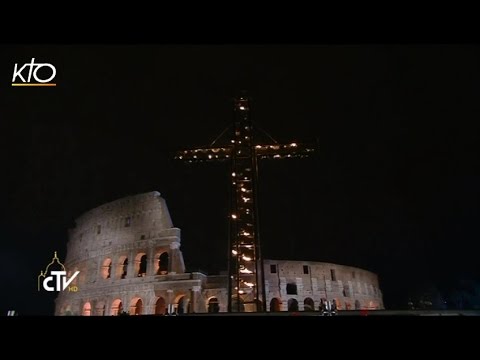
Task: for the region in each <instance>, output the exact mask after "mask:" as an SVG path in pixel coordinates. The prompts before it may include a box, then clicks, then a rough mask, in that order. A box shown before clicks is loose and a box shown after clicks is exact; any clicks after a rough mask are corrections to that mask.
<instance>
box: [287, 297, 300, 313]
mask: <svg viewBox="0 0 480 360" xmlns="http://www.w3.org/2000/svg"><path fill="white" fill-rule="evenodd" d="M288 311H298V301H297V300H295V299H288Z"/></svg>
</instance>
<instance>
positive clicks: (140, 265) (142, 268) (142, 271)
mask: <svg viewBox="0 0 480 360" xmlns="http://www.w3.org/2000/svg"><path fill="white" fill-rule="evenodd" d="M135 267H136V268H137V276H140V277H141V276H145V275H147V255H146V254H145V253H142V254H138V255H137V257H136V258H135Z"/></svg>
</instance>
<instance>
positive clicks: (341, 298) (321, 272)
mask: <svg viewBox="0 0 480 360" xmlns="http://www.w3.org/2000/svg"><path fill="white" fill-rule="evenodd" d="M264 269H265V270H264V271H265V288H266V289H265V291H266V293H267V306H268V308H269V310H270V308H271V307H272V306H273V303H272V299H274V298H276V299H278V301H279V303H280V310H281V311H287V310H288V309H289V300H292V301H290V304H291V306H290V308H292V307H293V306H294V305H293V304H294V303H295V300H296V301H297V302H298V311H303V310H304V309H305V303H307V310H309V309H308V305H309V304H312V303H311V302H310V300H308V299H311V300H312V301H313V306H314V310H315V311H318V310H319V308H320V302H321V300H322V299H323V300H324V301H325V300H334V299H335V302H336V304H337V307H338V309H339V310H355V309H383V297H382V292H381V290H380V288H379V283H378V277H377V275H375V274H374V273H372V272H369V271H366V270H363V269H359V268H355V267H351V266H345V265H337V264H330V263H322V262H311V261H289V260H264ZM288 284H290V285H288ZM287 285H288V286H287ZM295 292H296V293H295ZM305 299H307V301H305ZM274 302H275V301H274Z"/></svg>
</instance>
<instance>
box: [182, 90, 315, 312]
mask: <svg viewBox="0 0 480 360" xmlns="http://www.w3.org/2000/svg"><path fill="white" fill-rule="evenodd" d="M232 130H233V133H231V135H230V142H229V143H228V144H226V145H225V146H219V147H205V148H196V149H189V150H181V151H178V152H177V153H176V156H175V158H176V159H178V160H183V161H186V162H190V163H192V162H203V161H230V171H231V199H230V200H231V201H230V209H229V222H230V223H229V224H230V239H229V254H228V272H229V276H228V311H229V312H261V311H266V293H265V280H264V274H263V271H264V270H263V261H262V254H261V246H260V236H259V227H258V211H257V203H258V201H257V185H258V160H259V159H282V158H293V157H306V156H309V155H310V154H311V153H312V152H314V150H315V146H314V145H305V144H297V143H290V144H278V143H276V142H274V143H272V144H257V143H256V142H255V139H254V136H255V134H256V131H255V130H256V129H255V126H254V125H253V123H252V121H251V119H250V101H249V98H248V97H246V96H240V97H237V98H236V99H235V102H234V124H233V128H232Z"/></svg>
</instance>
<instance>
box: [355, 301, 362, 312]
mask: <svg viewBox="0 0 480 360" xmlns="http://www.w3.org/2000/svg"><path fill="white" fill-rule="evenodd" d="M361 307H362V306H361V305H360V301H359V300H355V310H360V309H361Z"/></svg>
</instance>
